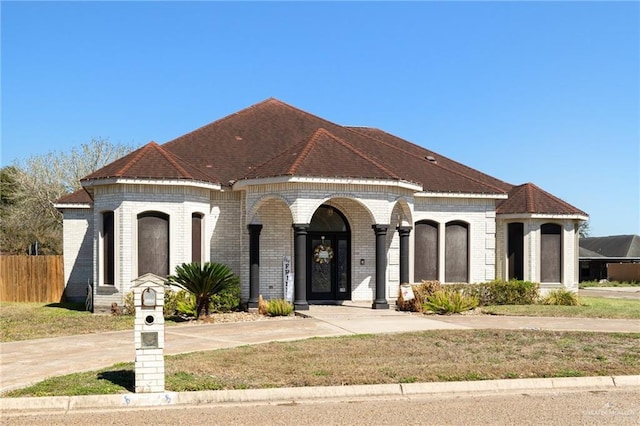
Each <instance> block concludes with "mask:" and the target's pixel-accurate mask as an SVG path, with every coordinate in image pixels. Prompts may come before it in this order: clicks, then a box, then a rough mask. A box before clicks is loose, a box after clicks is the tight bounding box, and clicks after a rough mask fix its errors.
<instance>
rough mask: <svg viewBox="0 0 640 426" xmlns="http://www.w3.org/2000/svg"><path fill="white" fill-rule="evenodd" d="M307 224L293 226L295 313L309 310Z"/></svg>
mask: <svg viewBox="0 0 640 426" xmlns="http://www.w3.org/2000/svg"><path fill="white" fill-rule="evenodd" d="M308 228H309V224H308V223H294V224H293V235H294V236H293V238H294V257H295V258H294V261H293V264H294V268H295V270H294V272H293V274H294V275H293V288H294V296H293V307H294V309H295V310H296V311H307V310H309V303H307V256H306V254H307V229H308Z"/></svg>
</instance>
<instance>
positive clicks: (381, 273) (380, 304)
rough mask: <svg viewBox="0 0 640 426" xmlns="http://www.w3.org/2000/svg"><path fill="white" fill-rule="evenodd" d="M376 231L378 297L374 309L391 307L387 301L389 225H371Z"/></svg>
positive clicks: (374, 302)
mask: <svg viewBox="0 0 640 426" xmlns="http://www.w3.org/2000/svg"><path fill="white" fill-rule="evenodd" d="M371 227H372V228H373V231H374V232H375V233H376V299H375V300H374V301H373V306H372V308H373V309H389V303H388V302H387V297H386V290H387V279H386V276H387V254H386V247H387V238H386V237H387V229H388V228H389V225H371Z"/></svg>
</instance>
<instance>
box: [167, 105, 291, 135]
mask: <svg viewBox="0 0 640 426" xmlns="http://www.w3.org/2000/svg"><path fill="white" fill-rule="evenodd" d="M272 101H276V102H279V103H282V104H284V105H287V104H285V103H284V102H282V101H280V100H279V99H276V98H274V97H269V98H267V99H264V100H262V101H260V102H258V103H256V104H253V105H250V106H248V107H246V108H243V109H241V110H240V111H236V112H232V113H231V114H227V115H225V116H224V117H222V118H218V119H217V120H214V121H212V122H210V123H207V124H203V125H202V126H200V127H198V128H197V129H194V130H192V131H190V132H188V133H185V134H184V135H180V136H178V137H176V138H173V139H171V140H170V141H167V142H165V143H163V144H162V145H171V144H173V143H174V142H176V141H177V140H178V139H183V138H185V137H187V136H189V135H191V134H193V133H196V132H198V131H200V130H202V129H204V128H205V127H209V126H213V125H214V124H218V123H222V122H224V121H227V120H228V119H230V118H233V117H236V116H238V115H240V114H244V113H247V112H249V111H250V110H253V109H255V108H257V107H259V106H262V105H264V104H266V103H268V102H272Z"/></svg>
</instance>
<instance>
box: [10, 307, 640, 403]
mask: <svg viewBox="0 0 640 426" xmlns="http://www.w3.org/2000/svg"><path fill="white" fill-rule="evenodd" d="M304 315H305V316H306V318H302V317H289V318H274V319H265V320H260V321H251V322H239V323H226V324H202V325H194V324H188V325H178V326H169V327H166V329H165V341H166V347H165V351H164V352H165V354H166V355H174V354H178V353H186V352H195V351H203V350H214V349H221V348H229V347H234V346H241V345H252V344H259V343H265V342H271V341H286V340H300V339H306V338H310V337H328V336H340V335H348V334H367V333H372V334H373V333H397V332H407V331H422V330H449V329H490V328H500V329H516V330H522V329H536V330H538V329H540V330H541V329H544V330H578V331H599V332H631V333H640V321H635V320H615V319H593V318H541V317H505V316H489V315H469V316H464V315H459V316H425V315H418V314H413V313H408V312H399V311H395V310H394V309H388V310H373V309H371V307H370V305H369V304H360V303H348V304H345V305H340V306H327V305H312V306H311V307H310V309H309V311H306V312H304ZM0 353H1V354H2V357H1V359H0V379H1V384H0V391H2V392H4V391H7V390H11V389H15V388H19V387H24V386H27V385H30V384H32V383H35V382H38V381H41V380H43V379H45V378H47V377H50V376H59V375H63V374H69V373H73V372H81V371H90V370H96V369H99V368H103V367H108V366H110V365H112V364H115V363H118V362H131V361H133V360H134V359H135V348H134V346H133V330H131V331H120V332H109V333H96V334H86V335H81V336H68V337H56V338H48V339H37V340H27V341H20V342H7V343H0Z"/></svg>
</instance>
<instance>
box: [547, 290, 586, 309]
mask: <svg viewBox="0 0 640 426" xmlns="http://www.w3.org/2000/svg"><path fill="white" fill-rule="evenodd" d="M540 303H541V304H542V305H562V306H580V301H579V300H578V296H577V295H576V293H574V292H572V291H569V290H566V289H564V288H559V289H556V290H552V291H550V292H549V294H547V295H546V296H545V297H543V298H542V299H541V300H540Z"/></svg>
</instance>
